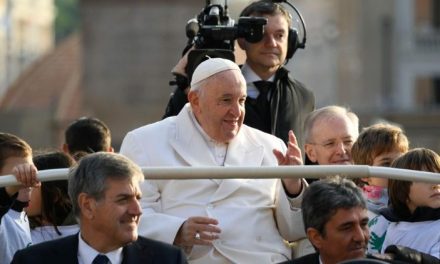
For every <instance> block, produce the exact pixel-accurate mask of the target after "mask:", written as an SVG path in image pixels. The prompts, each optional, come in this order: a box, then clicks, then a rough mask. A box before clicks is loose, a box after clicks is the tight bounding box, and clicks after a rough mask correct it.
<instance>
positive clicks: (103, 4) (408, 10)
mask: <svg viewBox="0 0 440 264" xmlns="http://www.w3.org/2000/svg"><path fill="white" fill-rule="evenodd" d="M0 1H1V0H0ZM215 2H218V3H223V1H222V0H217V1H215ZM228 2H229V4H230V13H231V16H233V17H234V18H236V16H237V14H238V13H239V10H241V9H242V8H243V6H244V5H246V4H247V3H248V2H250V1H248V0H241V1H238V0H237V1H228ZM291 2H293V4H295V6H296V7H297V8H298V9H299V10H300V11H301V13H302V15H303V17H304V18H305V20H306V23H307V43H306V49H305V50H299V51H297V53H296V54H295V56H294V58H293V59H292V61H291V62H289V64H288V65H287V67H288V68H289V69H290V70H291V72H292V74H293V75H294V76H295V78H297V79H298V80H300V81H301V82H303V83H305V85H306V86H307V87H308V88H310V89H311V90H313V91H314V92H315V96H316V100H317V107H321V106H324V105H329V104H340V105H345V106H348V107H350V108H351V109H353V110H354V111H355V112H357V113H359V116H360V118H361V125H362V126H366V125H369V124H370V123H371V122H375V121H377V120H380V119H384V120H387V121H390V122H396V123H398V124H401V125H402V126H403V128H404V129H405V130H406V131H407V133H408V135H409V137H410V140H411V141H412V143H413V144H412V145H413V146H426V147H429V148H432V149H435V150H437V151H440V139H438V137H437V134H438V131H440V114H439V113H440V111H439V110H440V99H439V97H440V95H439V93H440V91H439V89H440V88H439V85H440V84H439V83H440V82H439V78H438V77H439V76H440V41H439V39H440V37H439V36H440V34H439V30H438V27H439V18H440V15H439V14H440V12H439V5H440V4H439V3H437V1H436V0H393V1H392V0H390V1H381V0H369V1H362V0H314V1H307V0H295V1H291ZM80 4H81V15H82V30H81V32H80V35H78V36H77V37H78V38H77V40H76V41H77V42H75V43H77V45H73V46H69V47H71V48H72V47H75V48H76V50H75V51H72V50H71V53H70V55H72V54H77V56H80V58H79V59H77V60H74V59H72V58H71V57H69V58H70V60H71V61H72V63H71V64H72V65H74V66H75V67H77V68H75V69H77V70H72V74H75V77H74V78H73V77H72V78H70V79H69V78H67V77H66V78H67V79H66V80H70V81H68V82H65V83H64V84H65V85H60V84H59V85H58V86H59V87H58V88H57V89H70V90H68V91H71V93H70V95H69V96H71V97H69V96H66V94H65V93H63V92H59V94H61V95H64V96H62V97H63V98H64V99H63V100H62V101H63V102H64V103H63V104H60V103H59V102H57V101H56V99H53V102H52V108H50V109H52V110H47V109H49V108H48V107H46V108H45V109H46V113H47V115H46V116H45V119H44V120H48V122H46V123H45V124H46V125H47V128H45V131H51V132H50V133H46V134H43V135H38V136H32V137H31V136H28V137H31V138H32V142H31V143H33V144H36V145H37V146H38V145H39V144H40V143H39V142H44V144H46V145H47V144H49V145H52V146H58V144H59V140H60V134H61V133H62V131H63V129H64V128H65V126H66V124H68V123H69V122H70V121H72V119H73V118H75V117H79V116H80V115H93V116H96V117H98V118H100V119H102V120H103V121H104V122H106V123H107V124H108V125H109V127H110V129H111V130H112V132H113V140H114V143H115V147H116V148H117V147H118V146H119V144H120V143H121V141H122V138H123V136H124V135H125V133H126V132H127V131H129V130H131V129H133V128H135V127H139V126H141V125H144V124H147V123H151V122H155V121H158V120H160V119H161V116H162V114H163V112H164V109H165V105H166V103H167V101H168V98H169V94H170V92H171V91H172V87H170V86H169V85H168V82H169V81H170V80H171V79H172V75H171V73H170V71H171V68H172V67H173V66H174V65H175V63H176V62H177V60H178V59H179V57H180V56H181V52H182V49H183V47H184V46H185V44H186V40H187V39H186V36H185V25H186V22H187V21H188V20H189V19H190V18H192V17H194V16H195V15H197V14H198V13H199V12H200V11H201V9H202V8H203V6H204V5H205V1H201V0H187V1H178V0H170V1H158V0H150V1H141V0H125V1H119V0H106V1H99V0H82V1H80ZM72 52H73V53H72ZM52 60H54V57H52ZM67 72H68V71H67ZM28 77H29V76H28ZM35 78H36V77H35ZM19 86H20V85H19ZM73 86H74V88H72V87H73ZM68 87H70V88H68ZM14 89H18V88H14ZM53 89H55V88H53ZM72 91H77V92H75V93H73V92H72ZM69 98H70V99H69ZM7 101H11V99H8V100H7ZM58 101H61V99H59V100H58ZM66 102H67V103H66ZM73 102H77V103H78V104H79V103H80V105H78V104H76V107H75V111H73V110H72V111H70V110H69V109H65V108H68V107H67V106H66V105H70V107H73V106H72V105H73ZM5 104H6V102H5V100H4V101H3V103H1V102H0V122H2V121H1V120H2V116H5V115H7V116H8V120H9V121H10V124H12V123H13V122H20V121H17V120H26V119H25V118H21V119H20V118H17V117H16V116H15V115H14V114H13V113H15V112H19V111H18V110H17V109H16V108H14V107H13V106H12V105H9V107H8V108H5V107H3V106H4V105H5ZM53 105H56V107H55V106H53ZM5 109H8V110H5ZM14 109H15V110H14ZM53 109H58V110H57V111H54V110H53ZM28 112H29V111H28ZM30 112H34V111H33V110H32V111H30ZM5 113H7V114H5ZM54 113H58V114H57V115H55V114H54ZM17 115H18V114H17ZM51 115H52V116H51ZM12 117H14V118H12ZM41 118H43V117H41ZM13 119H15V120H13ZM49 120H52V121H51V122H49ZM2 124H3V122H2ZM2 126H3V125H2ZM8 127H14V129H12V131H11V132H15V133H17V134H19V135H22V136H24V137H25V138H26V137H27V136H26V135H28V134H30V133H32V131H24V130H23V129H22V128H23V127H25V126H24V125H16V126H13V125H11V126H8ZM2 130H3V127H2ZM42 130H43V129H42ZM17 131H18V132H17ZM42 137H44V138H47V140H41V139H42ZM37 138H40V141H38V140H36V139H37Z"/></svg>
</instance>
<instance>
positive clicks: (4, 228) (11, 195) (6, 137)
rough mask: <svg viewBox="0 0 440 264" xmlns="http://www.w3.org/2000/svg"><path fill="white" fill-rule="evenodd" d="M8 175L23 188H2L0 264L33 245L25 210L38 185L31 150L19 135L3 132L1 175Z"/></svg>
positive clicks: (0, 153) (0, 156)
mask: <svg viewBox="0 0 440 264" xmlns="http://www.w3.org/2000/svg"><path fill="white" fill-rule="evenodd" d="M7 174H15V175H16V177H17V180H18V181H19V182H21V183H22V185H21V186H8V187H6V188H0V263H10V261H11V260H12V256H13V255H14V253H15V251H17V250H18V249H22V248H24V247H26V246H28V245H29V244H30V243H31V237H30V230H29V222H28V220H27V217H26V214H25V213H24V212H23V208H25V207H26V206H27V205H28V203H29V199H30V195H31V187H35V186H37V185H38V182H37V179H36V168H35V167H34V166H33V163H32V149H31V147H30V146H29V145H28V144H27V143H26V142H25V141H23V140H22V139H20V138H18V137H17V136H14V135H12V134H8V133H0V175H7Z"/></svg>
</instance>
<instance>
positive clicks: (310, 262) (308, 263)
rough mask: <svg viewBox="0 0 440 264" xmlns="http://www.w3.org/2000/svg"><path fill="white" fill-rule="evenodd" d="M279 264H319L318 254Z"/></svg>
mask: <svg viewBox="0 0 440 264" xmlns="http://www.w3.org/2000/svg"><path fill="white" fill-rule="evenodd" d="M280 264H319V254H318V253H313V254H309V255H305V256H302V257H300V258H297V259H292V260H288V261H285V262H282V263H280Z"/></svg>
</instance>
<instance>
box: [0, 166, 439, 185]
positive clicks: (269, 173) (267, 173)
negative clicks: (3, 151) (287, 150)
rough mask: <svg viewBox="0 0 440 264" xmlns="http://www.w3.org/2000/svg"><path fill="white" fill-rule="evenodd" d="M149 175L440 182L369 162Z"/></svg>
mask: <svg viewBox="0 0 440 264" xmlns="http://www.w3.org/2000/svg"><path fill="white" fill-rule="evenodd" d="M68 171H69V169H54V170H42V171H39V172H38V174H37V177H38V179H39V180H40V181H43V182H44V181H54V180H63V179H67V174H68ZM142 172H143V173H144V175H145V178H146V179H248V178H250V179H270V178H323V177H326V176H330V175H341V176H345V177H347V178H367V177H377V178H388V179H396V180H407V181H418V182H430V183H439V184H440V173H431V172H424V171H414V170H405V169H396V168H388V167H373V166H365V165H311V166H275V167H144V168H142ZM17 184H18V182H17V181H16V179H15V177H14V176H13V175H4V176H0V187H3V186H9V185H17Z"/></svg>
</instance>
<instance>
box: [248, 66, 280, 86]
mask: <svg viewBox="0 0 440 264" xmlns="http://www.w3.org/2000/svg"><path fill="white" fill-rule="evenodd" d="M241 73H242V74H243V76H244V79H245V80H246V83H247V84H250V83H253V82H256V81H261V80H262V79H261V78H260V76H258V75H257V74H256V73H255V72H254V70H252V68H251V67H250V66H249V65H248V64H247V63H245V64H243V66H242V67H241ZM274 80H275V74H274V75H272V76H270V78H269V79H267V80H264V81H269V82H273V81H274Z"/></svg>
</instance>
